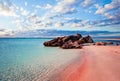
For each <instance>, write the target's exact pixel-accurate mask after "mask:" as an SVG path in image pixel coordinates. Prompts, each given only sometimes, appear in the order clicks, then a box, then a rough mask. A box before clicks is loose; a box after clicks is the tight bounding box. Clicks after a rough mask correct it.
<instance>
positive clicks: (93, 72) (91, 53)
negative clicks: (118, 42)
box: [49, 46, 120, 81]
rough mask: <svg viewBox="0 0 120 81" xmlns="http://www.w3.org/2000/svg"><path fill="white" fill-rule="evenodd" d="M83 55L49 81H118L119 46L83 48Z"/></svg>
mask: <svg viewBox="0 0 120 81" xmlns="http://www.w3.org/2000/svg"><path fill="white" fill-rule="evenodd" d="M82 50H83V52H84V55H83V57H82V58H81V56H80V57H78V58H77V59H75V60H74V61H73V62H72V63H70V64H69V65H68V66H67V67H66V68H65V69H63V70H62V71H60V72H59V73H56V74H54V75H53V76H52V77H50V79H49V81H120V46H85V47H84V48H83V49H82Z"/></svg>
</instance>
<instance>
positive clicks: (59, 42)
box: [44, 34, 93, 49]
mask: <svg viewBox="0 0 120 81" xmlns="http://www.w3.org/2000/svg"><path fill="white" fill-rule="evenodd" d="M83 43H93V39H92V38H91V37H90V36H89V35H88V36H86V37H82V35H81V34H76V35H70V36H64V37H58V38H55V39H53V40H50V41H47V42H44V46H51V47H61V48H63V49H73V48H76V49H77V48H79V49H80V48H82V44H83Z"/></svg>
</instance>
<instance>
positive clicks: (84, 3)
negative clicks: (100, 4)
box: [82, 0, 93, 7]
mask: <svg viewBox="0 0 120 81" xmlns="http://www.w3.org/2000/svg"><path fill="white" fill-rule="evenodd" d="M92 2H93V1H92V0H84V2H83V3H82V6H83V7H88V6H90V5H91V4H92Z"/></svg>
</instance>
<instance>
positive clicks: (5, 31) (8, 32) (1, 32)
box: [0, 29, 14, 37]
mask: <svg viewBox="0 0 120 81" xmlns="http://www.w3.org/2000/svg"><path fill="white" fill-rule="evenodd" d="M13 35H14V32H13V31H12V30H10V29H0V37H9V36H13Z"/></svg>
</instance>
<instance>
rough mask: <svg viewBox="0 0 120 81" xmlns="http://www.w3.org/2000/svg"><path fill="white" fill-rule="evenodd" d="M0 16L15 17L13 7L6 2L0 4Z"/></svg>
mask: <svg viewBox="0 0 120 81" xmlns="http://www.w3.org/2000/svg"><path fill="white" fill-rule="evenodd" d="M0 15H2V16H14V17H17V14H16V10H15V7H14V6H13V5H9V4H8V3H7V2H0Z"/></svg>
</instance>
